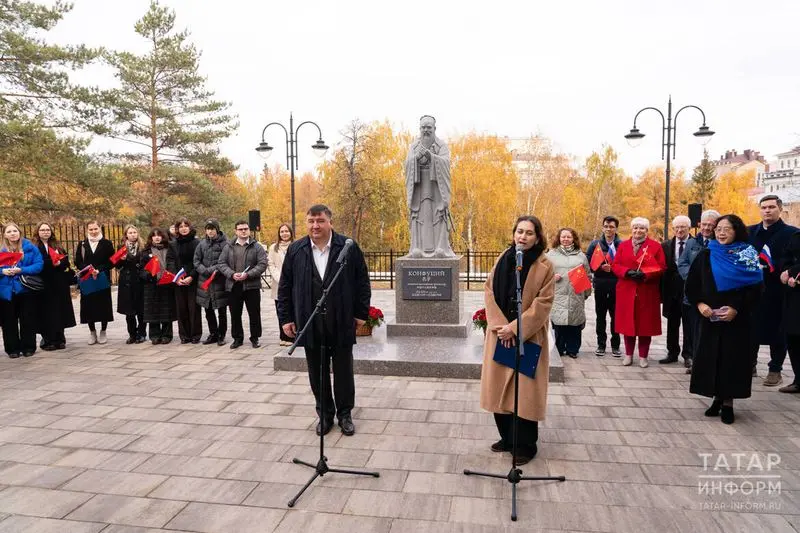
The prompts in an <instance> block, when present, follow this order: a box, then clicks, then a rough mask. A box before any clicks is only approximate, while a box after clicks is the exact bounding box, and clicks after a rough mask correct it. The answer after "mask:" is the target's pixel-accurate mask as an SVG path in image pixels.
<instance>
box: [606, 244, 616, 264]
mask: <svg viewBox="0 0 800 533" xmlns="http://www.w3.org/2000/svg"><path fill="white" fill-rule="evenodd" d="M615 255H617V248H616V247H615V246H614V243H613V242H612V243H611V244H609V245H608V262H609V263H611V262H613V261H614V256H615Z"/></svg>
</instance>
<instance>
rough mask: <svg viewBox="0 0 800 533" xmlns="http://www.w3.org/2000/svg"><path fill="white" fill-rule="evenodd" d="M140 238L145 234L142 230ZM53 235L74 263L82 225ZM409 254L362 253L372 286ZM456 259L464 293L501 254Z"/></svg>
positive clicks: (28, 230) (30, 227) (25, 230)
mask: <svg viewBox="0 0 800 533" xmlns="http://www.w3.org/2000/svg"><path fill="white" fill-rule="evenodd" d="M37 225H38V224H22V225H21V229H22V234H23V235H24V236H25V237H27V238H29V239H30V238H31V237H33V236H34V235H35V234H36V227H37ZM124 229H125V224H117V223H113V224H103V225H102V230H103V236H104V237H105V238H106V239H109V240H110V241H111V242H112V243H114V246H115V247H117V246H119V245H120V243H122V239H123V237H124V235H123V230H124ZM141 231H142V232H143V234H142V237H144V236H145V235H146V234H147V232H146V231H145V230H144V229H142V230H141ZM53 232H54V234H55V237H56V239H58V241H59V242H60V243H61V246H63V247H64V249H66V250H67V252H68V253H69V257H70V261H74V257H73V256H74V255H75V248H76V247H77V246H78V243H79V242H80V241H82V240H83V239H85V238H86V228H85V226H84V225H83V224H54V225H53ZM407 253H408V251H405V250H393V249H389V250H388V251H375V252H368V251H365V252H364V258H365V259H366V261H367V269H368V270H369V278H370V280H371V281H374V282H388V283H389V287H390V288H392V289H393V288H394V283H395V265H394V262H395V259H397V258H399V257H403V256H404V255H406V254H407ZM456 255H460V256H461V262H460V265H459V270H460V273H459V278H460V280H461V282H462V283H466V285H467V289H469V288H470V287H471V286H472V285H476V284H481V283H483V282H484V281H486V276H488V275H489V271H490V270H491V269H492V267H493V266H494V262H495V259H497V256H498V255H500V252H499V251H498V252H482V251H474V250H465V251H457V252H456ZM112 278H113V279H112V281H113V282H114V283H116V271H114V272H113V273H112Z"/></svg>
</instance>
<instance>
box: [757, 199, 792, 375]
mask: <svg viewBox="0 0 800 533" xmlns="http://www.w3.org/2000/svg"><path fill="white" fill-rule="evenodd" d="M758 205H759V209H760V211H761V223H760V224H756V225H754V226H750V227H749V228H747V230H748V232H749V233H750V244H752V245H753V247H754V248H755V249H756V250H757V251H758V252H759V253H760V252H762V251H764V246H765V245H766V246H768V247H769V251H770V255H771V256H772V262H773V267H774V269H771V268H770V267H769V266H768V265H766V264H764V265H763V269H764V294H763V296H762V298H761V300H760V302H759V306H758V311H757V314H756V316H757V320H756V321H755V324H754V327H755V331H754V333H753V337H752V338H753V342H752V344H751V354H752V358H753V367H754V369H755V365H756V361H757V360H758V349H759V347H760V346H761V345H763V344H767V345H769V357H770V361H769V373H768V374H767V377H766V379H764V383H763V384H764V385H765V386H767V387H775V386H778V385H780V384H781V383H783V377H782V376H781V371H782V370H783V362H784V360H785V359H786V334H785V333H784V332H783V331H782V330H781V323H782V314H783V312H782V310H783V289H784V287H783V285H782V284H781V280H780V273H781V272H783V268H782V267H783V264H782V263H783V258H784V253H785V251H786V246H787V245H788V243H789V239H790V237H791V236H792V234H794V232H796V231H797V228H796V227H794V226H790V225H788V224H786V223H785V222H784V221H783V220H781V211H782V210H783V202H782V201H781V199H780V198H778V197H777V196H775V195H774V194H770V195H767V196H764V197H763V198H761V200H760V201H759V202H758Z"/></svg>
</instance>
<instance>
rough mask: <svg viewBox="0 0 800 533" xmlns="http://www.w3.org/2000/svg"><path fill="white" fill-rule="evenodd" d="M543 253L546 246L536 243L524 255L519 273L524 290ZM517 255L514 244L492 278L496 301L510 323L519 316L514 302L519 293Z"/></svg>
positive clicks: (498, 264)
mask: <svg viewBox="0 0 800 533" xmlns="http://www.w3.org/2000/svg"><path fill="white" fill-rule="evenodd" d="M543 251H544V246H543V245H542V243H536V244H534V245H533V247H532V248H530V249H529V250H526V251H524V252H523V253H522V271H520V273H519V279H520V283H522V286H523V288H524V287H525V281H526V280H527V279H528V272H529V271H530V269H531V267H532V266H533V263H535V262H536V260H537V259H538V258H539V256H540V255H542V252H543ZM515 255H516V247H515V246H514V245H513V244H512V245H511V246H510V247H509V248H508V250H506V251H505V252H503V255H502V256H501V257H500V261H498V262H497V266H496V267H495V270H494V276H493V277H492V292H493V293H494V301H495V303H497V306H498V307H500V310H501V311H502V312H503V315H505V317H506V320H508V321H509V322H510V321H512V320H514V319H515V318H516V315H517V311H516V310H517V307H516V302H514V300H515V299H516V291H517V284H516V281H515V279H514V276H515V274H514V270H515V269H516V266H517V261H516V257H515Z"/></svg>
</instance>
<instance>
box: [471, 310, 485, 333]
mask: <svg viewBox="0 0 800 533" xmlns="http://www.w3.org/2000/svg"><path fill="white" fill-rule="evenodd" d="M487 325H488V322H487V321H486V309H478V310H477V311H475V314H474V315H472V327H473V328H475V329H480V330H483V332H484V333H486V326H487Z"/></svg>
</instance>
